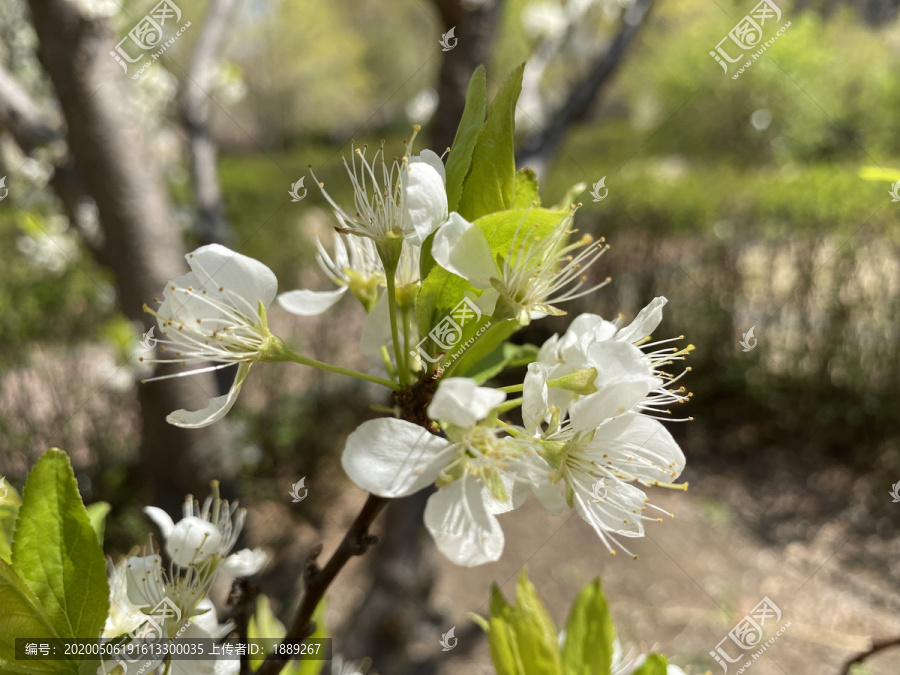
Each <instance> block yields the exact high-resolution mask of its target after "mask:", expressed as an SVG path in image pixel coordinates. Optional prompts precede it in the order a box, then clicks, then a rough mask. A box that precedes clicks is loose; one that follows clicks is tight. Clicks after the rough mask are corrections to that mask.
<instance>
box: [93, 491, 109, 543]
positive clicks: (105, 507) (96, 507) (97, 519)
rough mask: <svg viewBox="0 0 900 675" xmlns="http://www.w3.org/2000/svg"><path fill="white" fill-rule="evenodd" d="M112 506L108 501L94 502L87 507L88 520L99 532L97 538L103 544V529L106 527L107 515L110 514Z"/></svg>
mask: <svg viewBox="0 0 900 675" xmlns="http://www.w3.org/2000/svg"><path fill="white" fill-rule="evenodd" d="M109 509H110V506H109V504H107V503H106V502H94V503H93V504H91V505H90V506H88V507H87V514H88V520H90V521H91V527H93V528H94V532H96V533H97V540H98V541H99V542H100V545H101V546H102V545H103V531H104V530H105V529H106V516H107V515H109Z"/></svg>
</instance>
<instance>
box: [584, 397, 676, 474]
mask: <svg viewBox="0 0 900 675" xmlns="http://www.w3.org/2000/svg"><path fill="white" fill-rule="evenodd" d="M587 454H588V456H589V457H590V456H592V455H593V457H592V458H593V459H594V461H598V462H600V463H601V464H602V463H605V461H606V460H603V461H601V459H600V457H601V456H602V455H608V457H609V458H611V459H612V462H613V464H614V465H615V466H619V467H621V469H622V471H623V473H627V474H629V475H631V476H634V477H635V478H636V479H638V480H642V481H645V482H646V483H650V484H652V483H653V482H654V481H659V482H661V483H671V482H672V481H674V480H675V479H676V478H678V476H680V475H681V472H682V471H684V465H685V459H684V453H683V452H682V451H681V448H680V447H679V446H678V443H676V442H675V439H674V438H672V434H670V433H669V431H668V429H666V428H665V427H664V426H663V424H662V423H661V422H660V421H659V420H655V419H653V418H652V417H647V416H645V415H637V414H633V413H629V414H627V415H622V416H621V417H619V418H617V419H614V420H611V421H610V422H608V423H607V424H604V425H603V426H601V427H600V428H599V429H597V433H596V434H595V435H594V438H593V439H592V440H591V442H590V443H589V444H588V445H587Z"/></svg>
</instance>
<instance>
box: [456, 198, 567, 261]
mask: <svg viewBox="0 0 900 675" xmlns="http://www.w3.org/2000/svg"><path fill="white" fill-rule="evenodd" d="M568 217H569V210H568V209H562V210H552V209H541V208H527V209H513V210H510V211H502V212H500V213H492V214H490V215H488V216H484V217H483V218H479V219H478V220H476V221H475V222H474V223H473V225H477V226H478V227H480V228H481V231H482V232H484V236H485V239H487V242H488V245H489V246H490V247H491V251H493V252H494V254H497V253H499V254H500V255H502V256H503V257H508V256H509V252H510V249H511V248H512V246H513V244H514V243H516V242H520V241H522V238H523V236H524V235H525V233H526V232H527V233H529V235H530V236H535V237H545V236H547V235H548V234H550V232H552V231H553V229H554V228H555V227H556V226H557V225H559V224H560V223H561V222H562V221H563V220H565V219H566V218H568Z"/></svg>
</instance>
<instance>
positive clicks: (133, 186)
mask: <svg viewBox="0 0 900 675" xmlns="http://www.w3.org/2000/svg"><path fill="white" fill-rule="evenodd" d="M28 4H29V6H30V8H31V17H32V21H33V23H34V28H35V31H36V32H37V37H38V41H39V46H38V50H37V54H38V58H39V60H40V62H41V64H42V65H43V67H44V69H45V70H46V72H47V74H48V75H49V76H50V80H51V82H52V84H53V87H54V90H55V91H56V95H57V97H58V99H59V103H60V107H61V109H62V112H63V115H64V117H65V120H66V124H67V127H68V130H67V141H68V146H69V152H70V153H71V156H72V159H73V162H74V166H75V167H76V169H77V171H78V174H79V175H80V177H81V179H82V181H83V185H84V189H85V192H86V193H87V195H88V196H89V197H90V198H92V199H93V200H94V202H95V203H96V205H97V209H98V212H99V216H100V225H101V230H102V233H103V241H102V242H101V243H100V245H99V247H98V248H97V251H96V253H97V257H98V259H99V261H100V262H101V263H102V264H104V265H106V266H108V267H109V268H110V270H112V272H113V275H114V277H115V283H116V288H117V290H118V295H119V300H120V302H121V306H122V310H123V312H124V313H125V315H126V316H127V317H128V318H130V319H133V320H138V321H141V322H142V323H144V324H145V325H146V326H149V325H151V323H154V322H153V321H152V320H150V317H149V316H148V315H145V314H143V312H142V306H143V303H144V302H148V303H149V302H150V301H152V299H153V298H154V297H157V296H159V295H160V292H161V291H162V289H163V288H164V287H165V284H166V282H167V281H168V280H169V279H171V278H173V277H175V276H178V275H180V274H182V273H183V272H184V271H185V263H184V260H183V258H182V254H183V253H184V251H183V246H182V243H181V241H180V238H179V235H178V231H177V229H176V228H175V226H174V224H173V220H172V217H171V213H170V205H169V201H168V197H167V195H166V192H165V190H164V187H163V185H162V182H161V180H160V176H159V172H158V171H156V170H155V167H154V163H153V162H152V161H151V160H150V158H149V157H148V154H147V149H146V147H147V146H146V143H145V139H144V138H143V136H142V134H141V131H140V126H139V124H138V120H137V113H136V111H135V110H134V109H133V108H132V107H131V106H130V104H129V98H128V91H127V89H126V86H125V80H124V78H123V76H122V72H121V70H120V67H119V65H118V64H117V63H116V62H115V60H113V58H112V57H111V56H110V55H109V50H110V47H111V46H113V45H115V43H116V39H115V38H114V37H113V35H112V33H111V32H110V30H109V26H108V23H107V22H106V21H105V20H94V19H90V18H88V17H85V16H84V15H83V14H82V13H81V12H80V10H79V8H78V5H77V3H75V2H73V1H71V0H28ZM215 391H216V390H215V385H214V383H213V378H212V377H211V376H209V375H207V376H202V377H192V378H177V379H173V380H165V381H163V382H154V383H151V384H146V385H142V386H140V387H139V388H138V400H139V403H140V407H141V420H142V436H143V438H142V458H143V462H142V463H143V466H142V467H141V470H140V474H139V475H140V484H141V486H148V487H149V489H150V491H151V492H152V496H153V500H154V503H157V504H159V505H160V506H163V507H165V508H169V509H171V508H172V507H174V506H177V504H178V503H180V501H181V500H182V498H183V495H184V494H185V493H186V492H197V491H198V488H201V482H202V481H203V480H204V479H205V478H206V477H205V476H203V475H202V474H201V472H200V471H199V468H200V458H202V457H209V456H213V453H214V452H216V450H217V449H218V448H219V447H220V446H221V445H222V443H223V442H224V439H223V436H222V434H223V432H224V430H223V429H222V428H216V427H210V428H207V429H201V430H195V431H188V430H184V429H179V428H177V427H174V426H172V425H170V424H168V423H167V422H166V421H165V418H166V415H167V414H168V413H170V412H171V411H173V410H175V409H177V408H187V409H197V408H201V407H203V406H205V405H206V403H207V399H208V398H209V396H210V395H214V394H215Z"/></svg>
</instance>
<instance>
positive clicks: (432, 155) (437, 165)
mask: <svg viewBox="0 0 900 675" xmlns="http://www.w3.org/2000/svg"><path fill="white" fill-rule="evenodd" d="M417 162H425V163H426V164H427V165H428V166H430V167H431V168H432V169H434V170H435V171H437V172H438V174H439V175H440V177H441V181H442V182H443V183H446V182H447V171H446V169H445V168H444V162H443V160H442V159H441V157H440V155H438V154H437V153H436V152H435V151H434V150H422V152H420V153H419V154H418V155H415V156H414V157H410V158H409V163H410V164H416V163H417Z"/></svg>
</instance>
